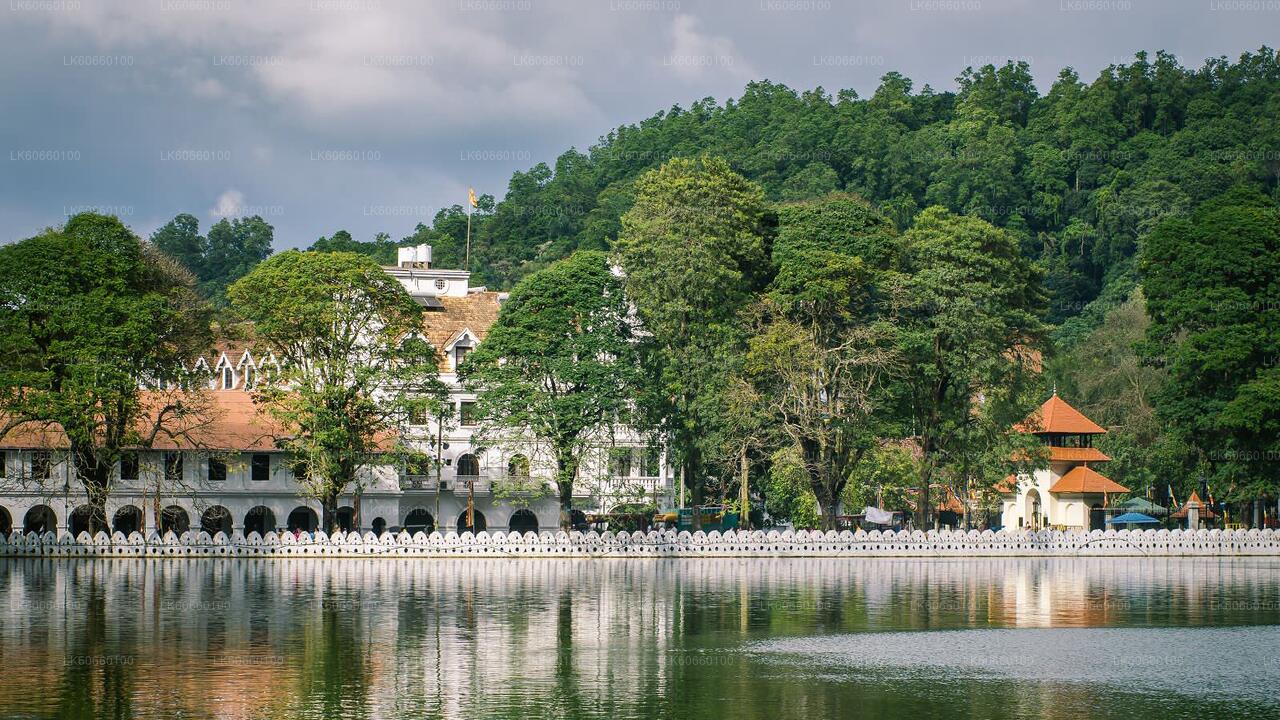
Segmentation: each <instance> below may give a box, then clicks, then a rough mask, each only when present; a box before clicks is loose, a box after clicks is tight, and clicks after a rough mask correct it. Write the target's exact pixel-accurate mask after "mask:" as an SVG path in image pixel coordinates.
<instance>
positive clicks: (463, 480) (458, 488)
mask: <svg viewBox="0 0 1280 720" xmlns="http://www.w3.org/2000/svg"><path fill="white" fill-rule="evenodd" d="M492 485H493V481H492V480H490V479H489V476H487V475H458V476H457V480H455V481H454V484H453V494H455V495H466V494H469V493H473V492H474V493H475V494H476V495H488V494H489V490H490V488H491V487H492ZM473 488H474V490H473Z"/></svg>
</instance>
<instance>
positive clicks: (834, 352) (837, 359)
mask: <svg viewBox="0 0 1280 720" xmlns="http://www.w3.org/2000/svg"><path fill="white" fill-rule="evenodd" d="M779 215H780V218H779V228H778V237H777V240H776V241H775V243H774V247H773V258H774V261H775V263H776V264H777V266H778V274H777V277H775V278H774V281H773V283H772V284H771V285H770V287H769V290H768V292H767V294H766V295H765V296H764V298H763V299H762V300H761V302H760V303H758V304H757V306H756V307H755V311H754V317H755V328H754V329H755V331H756V332H755V334H754V335H753V337H752V338H751V339H750V341H749V343H748V352H747V358H746V362H745V364H744V376H745V377H746V378H747V379H748V380H749V381H750V383H751V385H752V386H753V388H754V390H755V394H756V397H757V398H758V403H759V404H760V405H761V406H763V408H764V414H765V416H766V417H767V418H768V424H769V425H771V426H773V427H775V428H777V429H778V430H779V433H778V434H779V436H780V438H781V439H783V440H784V441H785V444H786V445H789V446H790V447H791V448H793V449H794V450H795V452H796V456H797V457H798V458H799V462H800V464H801V465H802V466H803V468H804V471H805V473H806V476H807V478H808V481H809V486H810V488H811V489H812V491H813V494H814V496H815V497H816V498H817V501H818V505H819V507H820V508H821V511H822V524H823V526H824V527H826V528H828V529H833V528H835V527H836V520H837V515H838V514H839V505H840V500H841V497H842V495H843V492H844V489H845V486H846V484H847V483H848V482H849V479H850V478H851V477H852V476H853V473H854V470H855V469H856V467H857V465H858V463H859V462H860V461H861V459H862V457H863V456H864V455H865V454H866V453H867V452H868V451H871V450H873V449H874V448H875V447H877V446H878V444H879V442H880V438H881V437H882V436H884V435H886V434H888V431H889V427H888V424H887V422H886V420H887V416H888V413H885V412H883V411H884V410H885V409H886V406H887V405H889V402H890V399H889V393H888V391H887V388H888V380H889V379H890V377H891V375H892V374H893V373H894V371H895V369H896V366H897V349H896V348H895V347H894V343H893V342H892V325H891V323H890V320H891V318H890V316H889V313H890V312H891V311H892V309H893V306H894V303H893V302H892V300H891V298H890V297H889V296H890V293H891V292H892V291H893V288H894V287H896V285H897V283H896V282H895V279H896V276H897V274H898V271H899V270H900V267H901V262H902V255H903V253H902V250H901V244H900V241H899V239H898V238H897V236H896V233H895V232H894V230H893V226H892V225H891V224H890V222H889V221H888V219H887V218H885V217H884V216H882V215H880V214H879V213H877V212H875V211H874V210H872V209H871V208H870V207H869V206H868V205H867V203H866V202H864V201H862V200H861V199H859V198H856V197H847V196H829V197H827V198H825V199H823V200H821V201H814V202H811V203H803V204H795V205H788V206H784V207H783V208H782V209H781V211H780V213H779ZM779 449H786V447H785V446H784V447H782V448H779Z"/></svg>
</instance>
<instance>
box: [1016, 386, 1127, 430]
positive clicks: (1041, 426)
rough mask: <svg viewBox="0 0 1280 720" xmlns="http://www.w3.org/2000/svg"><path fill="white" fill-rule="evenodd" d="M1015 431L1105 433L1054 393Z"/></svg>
mask: <svg viewBox="0 0 1280 720" xmlns="http://www.w3.org/2000/svg"><path fill="white" fill-rule="evenodd" d="M1015 429H1016V430H1017V431H1018V432H1026V433H1036V434H1042V433H1065V434H1068V435H1100V434H1102V433H1105V432H1106V430H1103V429H1102V428H1101V427H1099V426H1098V424H1097V423H1095V422H1094V421H1092V420H1090V419H1089V418H1087V417H1085V416H1084V414H1083V413H1081V412H1080V411H1079V410H1077V409H1075V408H1073V407H1071V406H1070V405H1069V404H1067V401H1066V400H1063V399H1062V398H1060V397H1058V395H1057V394H1056V393H1055V394H1054V396H1053V397H1051V398H1049V399H1048V400H1046V401H1045V402H1044V404H1043V405H1041V406H1040V409H1039V410H1037V411H1035V412H1034V413H1032V414H1031V417H1028V418H1027V419H1026V420H1023V421H1022V422H1021V423H1019V424H1018V425H1016V426H1015Z"/></svg>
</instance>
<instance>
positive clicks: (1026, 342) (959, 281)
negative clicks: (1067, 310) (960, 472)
mask: <svg viewBox="0 0 1280 720" xmlns="http://www.w3.org/2000/svg"><path fill="white" fill-rule="evenodd" d="M904 239H905V241H906V245H907V253H908V263H909V270H910V274H909V275H908V276H907V278H906V279H905V282H904V285H903V289H904V292H903V297H904V298H905V304H904V305H903V307H902V308H901V310H900V313H901V316H900V319H899V322H898V344H899V352H900V353H901V355H902V357H903V358H904V361H905V362H906V364H907V367H906V369H905V371H904V373H903V375H902V378H901V380H900V382H899V384H898V392H899V396H900V401H901V405H900V407H901V411H902V413H903V417H904V419H905V420H906V421H907V422H908V423H909V426H910V432H911V434H913V435H914V436H916V438H917V439H918V442H919V446H920V449H921V451H922V453H923V457H922V461H921V463H920V484H919V487H920V488H922V492H924V494H925V495H926V496H927V494H928V493H927V489H928V487H929V483H930V482H932V481H933V479H934V473H935V472H936V471H938V470H940V469H942V468H943V467H944V466H948V465H949V466H951V467H952V468H953V469H954V468H955V467H956V466H959V467H961V468H964V467H968V466H970V465H972V464H973V460H972V459H971V456H972V454H973V453H975V452H978V453H982V452H984V451H985V449H987V448H990V447H992V446H993V443H994V440H995V438H998V437H1000V436H1002V435H1003V434H1004V433H1005V432H1006V431H1007V429H1008V428H1009V427H1010V426H1011V425H1012V424H1013V423H1014V422H1017V421H1018V420H1021V419H1022V418H1023V417H1025V416H1026V415H1027V414H1028V412H1029V411H1030V410H1031V409H1032V408H1033V407H1034V402H1033V398H1032V397H1031V390H1032V389H1033V388H1034V383H1035V381H1036V373H1037V370H1038V368H1037V367H1036V365H1037V361H1036V357H1035V355H1036V353H1037V352H1038V351H1039V350H1040V349H1042V348H1043V344H1044V340H1045V336H1046V331H1047V328H1046V326H1045V325H1044V324H1043V322H1042V317H1043V315H1044V312H1045V309H1046V298H1045V296H1044V291H1043V289H1042V286H1041V283H1040V273H1039V271H1038V270H1037V269H1036V268H1035V267H1034V266H1033V265H1032V264H1031V263H1030V262H1029V261H1028V260H1026V259H1025V258H1024V257H1023V256H1022V255H1021V254H1020V253H1019V251H1018V245H1017V242H1016V241H1015V240H1014V238H1013V236H1012V235H1010V234H1009V233H1008V232H1007V231H1005V230H1002V229H1000V228H997V227H995V226H993V225H991V224H990V223H987V222H986V221H983V220H980V219H978V218H975V217H963V216H957V215H953V214H952V213H950V212H949V211H947V210H945V209H943V208H939V207H933V208H928V209H926V210H925V211H924V212H922V213H921V214H920V216H919V217H917V218H916V222H915V224H914V225H913V226H912V228H911V230H909V231H908V232H907V233H906V235H905V236H904ZM924 504H925V506H926V507H927V506H928V505H929V503H928V502H925V503H924Z"/></svg>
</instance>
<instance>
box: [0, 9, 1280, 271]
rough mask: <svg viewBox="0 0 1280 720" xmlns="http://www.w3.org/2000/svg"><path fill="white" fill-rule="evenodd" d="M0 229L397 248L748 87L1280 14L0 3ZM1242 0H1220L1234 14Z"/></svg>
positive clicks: (955, 63)
mask: <svg viewBox="0 0 1280 720" xmlns="http://www.w3.org/2000/svg"><path fill="white" fill-rule="evenodd" d="M6 2H7V3H8V5H7V7H4V8H0V13H3V19H2V20H0V57H3V62H0V91H2V93H3V94H2V95H0V97H3V98H4V111H3V112H0V148H2V152H3V155H2V156H0V160H2V161H3V162H4V166H3V171H0V221H3V227H4V228H5V231H6V232H5V235H4V236H3V237H0V241H10V240H13V239H17V238H21V237H26V236H28V235H30V234H32V233H34V232H36V231H37V230H38V229H39V228H41V227H44V226H48V225H51V224H56V223H58V222H61V221H62V220H63V219H64V217H65V216H66V215H67V214H69V213H72V212H75V211H77V210H79V209H82V208H85V207H100V208H103V209H105V210H108V211H112V212H116V213H118V214H120V215H121V216H122V217H123V218H124V219H125V220H126V221H127V222H129V223H130V224H131V225H132V226H133V227H134V228H135V229H136V230H138V231H139V232H140V233H144V234H145V233H149V232H150V231H151V230H152V229H153V228H154V227H156V226H158V225H159V224H161V223H163V222H165V221H166V220H168V219H169V218H171V217H172V216H173V215H175V214H177V213H179V212H191V213H193V214H196V215H198V216H200V217H201V220H202V222H203V223H204V224H206V225H207V224H208V223H209V222H210V221H212V220H213V219H214V218H216V217H219V216H222V215H225V214H228V213H230V214H235V213H255V212H256V213H259V214H262V215H263V216H264V217H266V218H267V219H268V220H269V221H270V222H272V223H273V224H274V225H275V226H276V231H277V232H276V238H277V246H278V247H291V246H301V245H306V244H308V243H310V242H311V241H313V240H314V239H315V238H316V237H318V236H319V235H322V234H324V235H327V234H329V233H331V232H333V231H334V230H337V229H339V228H347V229H349V230H350V231H351V232H352V233H353V234H354V235H355V236H356V237H358V238H369V237H371V236H372V235H373V234H374V233H375V232H378V231H382V230H385V231H387V232H390V233H391V234H392V235H393V236H395V237H400V236H402V235H404V234H407V233H408V232H410V231H411V230H412V228H413V226H414V225H415V224H416V223H417V222H420V221H429V219H430V217H431V216H432V215H433V214H434V213H435V211H436V210H437V209H438V208H440V207H441V206H444V205H449V204H453V203H460V202H462V201H463V199H464V198H465V193H466V188H467V187H468V186H470V185H473V186H475V187H476V188H477V189H478V190H479V191H481V192H491V193H493V194H495V195H498V196H501V195H502V193H503V192H504V191H505V188H506V181H507V179H508V178H509V177H510V175H511V172H512V171H513V170H517V169H525V168H527V167H529V166H531V165H533V164H534V163H536V162H540V161H546V162H552V161H553V160H554V159H555V156H556V155H557V154H558V153H559V152H561V151H563V150H564V149H566V148H568V147H570V146H577V147H579V148H585V147H586V146H588V145H590V144H591V143H592V142H594V141H595V140H596V139H597V138H598V137H599V136H600V135H602V134H603V133H605V132H607V131H608V130H609V129H610V128H612V127H613V126H615V125H617V124H619V123H624V122H632V121H639V120H641V119H643V118H644V117H647V116H648V115H650V114H652V113H653V112H655V111H658V110H662V109H665V108H668V107H670V106H671V105H673V104H681V105H687V104H688V103H689V102H691V101H693V100H696V99H699V98H702V97H707V96H711V97H716V98H718V99H724V98H727V97H731V96H734V95H736V94H738V93H739V92H740V91H741V89H742V86H743V85H744V84H745V83H746V82H747V81H748V80H749V79H752V78H769V79H772V80H775V81H779V82H784V83H787V84H789V85H791V86H792V87H795V88H799V89H807V88H811V87H814V86H818V85H821V86H823V87H825V88H826V89H827V90H828V91H832V92H834V91H835V90H837V89H840V88H852V89H855V90H856V91H858V92H859V93H860V94H861V95H863V96H866V95H868V94H870V93H871V92H872V91H873V90H874V89H875V87H876V84H877V80H878V78H879V77H880V76H881V75H882V74H884V73H885V72H888V71H890V70H898V71H901V72H903V73H905V74H907V75H908V76H910V77H912V78H913V79H915V80H916V82H917V86H922V85H923V84H925V83H929V84H931V85H933V86H934V87H935V88H940V89H951V88H952V87H953V86H954V78H955V76H956V75H957V74H959V72H960V70H962V69H963V68H964V67H965V66H966V65H981V64H985V63H987V62H995V63H1000V62H1003V60H1004V59H1026V60H1028V61H1029V62H1031V64H1032V68H1033V70H1034V72H1035V74H1036V78H1037V81H1038V82H1039V84H1040V86H1041V89H1042V91H1043V90H1044V89H1046V88H1047V86H1048V84H1049V83H1050V82H1051V81H1052V79H1053V78H1054V77H1055V76H1056V75H1057V72H1058V70H1059V69H1061V68H1062V67H1063V66H1067V65H1070V66H1073V67H1075V68H1076V69H1077V70H1079V71H1080V73H1081V74H1082V76H1084V77H1086V78H1090V77H1092V76H1093V75H1094V74H1096V73H1097V72H1098V71H1099V70H1100V69H1101V68H1103V67H1105V66H1106V65H1108V64H1111V63H1113V62H1125V61H1127V60H1128V59H1129V58H1130V57H1132V53H1133V52H1134V51H1136V50H1141V49H1146V50H1151V51H1154V50H1156V49H1167V50H1170V51H1172V52H1174V53H1176V54H1177V55H1178V56H1179V57H1180V58H1181V59H1182V61H1183V62H1184V63H1186V64H1191V65H1199V64H1200V63H1201V62H1202V61H1203V60H1204V59H1205V58H1206V57H1213V56H1219V55H1227V56H1230V57H1235V56H1236V55H1238V54H1239V53H1240V52H1242V51H1245V50H1252V49H1256V48H1257V47H1259V46H1261V45H1262V44H1264V43H1266V42H1268V41H1271V42H1274V37H1275V35H1276V31H1277V30H1280V13H1278V12H1276V11H1274V10H1266V9H1263V10H1254V11H1250V10H1247V9H1244V8H1245V7H1247V4H1241V3H1235V4H1232V3H1225V2H1216V3H1215V2H1212V1H1208V0H1198V1H1196V2H1187V3H1163V2H1155V1H1154V0H1049V1H1048V2H1033V1H1031V0H1023V1H1017V0H1008V1H997V0H884V1H881V2H867V3H842V2H837V1H836V0H830V1H828V0H744V1H743V2H730V1H728V0H725V1H723V2H694V1H691V0H600V1H599V2H594V1H593V2H586V1H585V0H583V1H576V0H567V1H565V2H549V1H546V0H441V1H439V2H408V1H405V2H399V1H396V0H282V1H280V2H249V1H247V0H246V1H242V0H150V1H149V2H130V3H119V2H105V1H103V2H99V1H96V0H6ZM1233 8H1235V9H1233Z"/></svg>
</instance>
